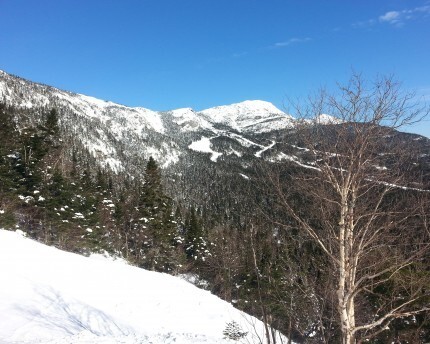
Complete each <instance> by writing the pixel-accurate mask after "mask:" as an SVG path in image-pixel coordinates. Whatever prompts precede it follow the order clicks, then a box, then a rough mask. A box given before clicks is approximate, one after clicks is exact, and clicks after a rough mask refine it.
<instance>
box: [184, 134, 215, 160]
mask: <svg viewBox="0 0 430 344" xmlns="http://www.w3.org/2000/svg"><path fill="white" fill-rule="evenodd" d="M213 138H214V137H212V138H208V137H204V136H202V138H201V139H200V140H199V141H194V142H192V143H191V144H190V145H189V146H188V148H189V149H191V150H193V151H196V152H202V153H210V154H212V156H211V160H212V161H214V162H216V161H217V159H218V158H219V157H220V156H221V155H222V153H219V152H215V151H214V150H212V148H211V139H213Z"/></svg>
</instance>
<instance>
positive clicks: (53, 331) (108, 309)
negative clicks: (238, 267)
mask: <svg viewBox="0 0 430 344" xmlns="http://www.w3.org/2000/svg"><path fill="white" fill-rule="evenodd" d="M0 272H1V283H0V343H58V344H63V343H104V344H107V343H127V344H130V343H154V344H155V343H228V342H229V341H230V340H227V339H225V338H224V335H223V331H224V329H225V328H226V325H227V323H230V322H232V321H235V322H236V323H238V324H239V326H240V327H241V329H242V330H243V331H248V335H247V336H246V337H245V338H243V339H242V340H241V342H242V343H259V342H260V340H259V338H261V339H263V338H264V336H263V327H262V324H261V323H260V322H258V321H257V320H255V318H252V317H250V316H249V315H246V314H244V313H242V312H240V311H238V310H236V309H235V308H233V307H232V305H230V304H229V303H227V302H224V301H222V300H220V299H219V298H217V297H216V296H214V295H212V294H210V293H209V292H208V291H204V290H201V289H198V288H196V287H195V286H193V285H192V284H190V283H189V282H186V281H185V280H182V279H180V278H177V277H173V276H170V275H166V274H161V273H156V272H151V271H146V270H143V269H139V268H136V267H133V266H130V265H127V264H126V263H125V262H123V261H121V260H113V259H112V258H106V257H102V256H92V257H89V258H87V257H83V256H79V255H76V254H72V253H68V252H63V251H60V250H58V249H56V248H53V247H48V246H45V245H43V244H40V243H38V242H35V241H33V240H30V239H28V238H25V237H24V236H23V234H22V233H20V232H19V231H17V232H12V231H5V230H0Z"/></svg>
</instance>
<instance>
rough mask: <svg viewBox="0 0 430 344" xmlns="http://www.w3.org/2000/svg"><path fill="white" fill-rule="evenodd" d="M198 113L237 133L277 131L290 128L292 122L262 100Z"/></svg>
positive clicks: (218, 107) (281, 112) (284, 114)
mask: <svg viewBox="0 0 430 344" xmlns="http://www.w3.org/2000/svg"><path fill="white" fill-rule="evenodd" d="M200 113H201V114H202V115H203V116H205V117H206V118H207V119H208V120H209V121H211V122H213V123H218V124H223V125H226V126H229V127H231V128H234V129H236V130H238V131H243V130H245V131H247V130H254V131H257V132H262V131H270V130H273V129H278V128H279V126H283V127H284V128H285V127H288V126H290V123H291V120H292V117H291V116H289V115H287V114H286V113H285V112H283V111H281V110H279V109H278V108H277V107H276V106H275V105H273V104H272V103H270V102H267V101H264V100H246V101H243V102H240V103H235V104H231V105H223V106H217V107H213V108H210V109H207V110H203V111H201V112H200ZM263 123H264V124H263ZM268 123H269V124H268ZM281 123H282V124H281Z"/></svg>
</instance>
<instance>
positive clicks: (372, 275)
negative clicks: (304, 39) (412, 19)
mask: <svg viewBox="0 0 430 344" xmlns="http://www.w3.org/2000/svg"><path fill="white" fill-rule="evenodd" d="M339 91H340V92H338V93H337V94H336V95H330V94H328V93H327V92H325V91H322V92H320V93H319V94H318V95H317V96H316V97H312V98H309V101H308V102H307V105H306V106H305V107H300V108H299V107H297V110H298V113H299V115H300V117H301V118H303V120H302V122H301V124H300V125H298V126H297V130H296V135H297V136H296V140H295V142H294V143H293V144H292V145H293V146H294V147H295V148H296V149H299V150H300V151H301V152H302V155H301V158H300V159H301V160H298V159H297V160H295V159H292V160H293V161H295V163H296V164H297V163H298V164H299V165H300V168H302V170H301V172H300V173H299V174H294V175H290V183H288V184H287V185H286V183H285V179H282V178H280V174H278V175H277V177H274V175H271V179H272V180H271V181H272V184H273V185H275V188H276V190H277V197H278V200H279V202H280V204H281V206H282V207H283V209H285V210H286V211H287V213H288V215H289V217H288V223H284V225H286V227H287V228H292V227H295V228H299V229H300V231H301V232H302V233H305V234H306V235H307V236H308V238H309V239H310V240H312V241H314V242H315V243H316V244H317V245H318V247H319V248H320V250H321V252H322V253H323V255H325V257H326V258H327V261H328V262H329V265H330V266H329V267H328V268H329V271H330V273H331V275H332V291H333V295H335V298H334V299H335V300H336V307H337V310H338V317H337V323H338V325H339V328H340V331H341V334H342V343H343V344H352V343H360V342H361V341H363V340H366V339H369V338H372V337H375V336H377V335H381V333H383V332H384V331H387V329H389V325H390V324H391V323H392V321H393V320H395V319H400V318H404V317H408V316H409V317H411V316H413V315H416V314H418V313H421V312H425V311H429V310H430V288H429V287H428V285H429V284H428V283H429V271H428V270H429V269H428V267H429V243H430V241H429V234H430V232H429V230H430V229H429V224H428V223H429V222H428V221H429V217H430V215H429V213H430V204H429V196H430V192H429V190H427V189H426V187H425V184H424V183H423V175H422V169H421V168H420V167H421V166H420V164H421V163H422V162H421V161H420V159H419V157H420V154H418V153H419V152H418V149H416V147H418V145H414V141H413V140H407V139H406V136H405V135H402V134H400V133H399V132H397V131H396V130H395V129H398V128H400V127H402V126H405V125H408V124H411V123H413V122H415V121H419V120H421V119H422V118H423V115H426V111H424V110H423V109H422V108H419V107H418V106H417V104H414V98H413V95H410V94H404V93H402V92H401V90H400V87H399V84H398V83H396V82H395V81H394V80H393V79H392V78H390V77H386V78H382V79H379V80H377V81H376V82H374V83H372V84H371V85H368V84H366V83H365V81H364V80H363V78H362V77H361V76H359V75H353V77H352V78H351V80H350V82H349V83H348V84H347V85H346V86H339ZM322 114H329V115H330V116H333V117H329V116H321V115H322ZM310 119H312V120H310ZM406 141H407V142H406ZM421 153H422V152H421ZM290 160H291V159H290ZM427 168H428V167H427ZM282 173H284V174H285V173H288V172H286V170H285V169H284V170H283V171H282ZM428 177H429V176H427V179H428ZM427 182H428V181H427ZM427 185H428V184H427ZM297 195H300V197H301V199H302V200H301V201H300V202H297ZM304 204H305V208H304Z"/></svg>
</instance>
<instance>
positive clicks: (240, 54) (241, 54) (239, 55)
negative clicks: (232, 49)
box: [231, 51, 248, 59]
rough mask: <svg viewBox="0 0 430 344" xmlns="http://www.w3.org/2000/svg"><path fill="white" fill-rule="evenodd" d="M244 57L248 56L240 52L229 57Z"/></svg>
mask: <svg viewBox="0 0 430 344" xmlns="http://www.w3.org/2000/svg"><path fill="white" fill-rule="evenodd" d="M246 55H248V52H247V51H241V52H238V53H234V54H232V55H231V57H233V58H235V59H238V58H241V57H244V56H246Z"/></svg>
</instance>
